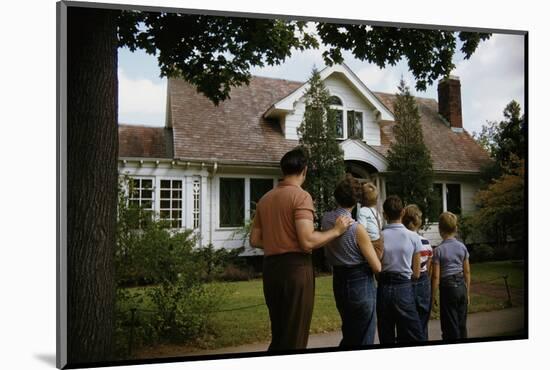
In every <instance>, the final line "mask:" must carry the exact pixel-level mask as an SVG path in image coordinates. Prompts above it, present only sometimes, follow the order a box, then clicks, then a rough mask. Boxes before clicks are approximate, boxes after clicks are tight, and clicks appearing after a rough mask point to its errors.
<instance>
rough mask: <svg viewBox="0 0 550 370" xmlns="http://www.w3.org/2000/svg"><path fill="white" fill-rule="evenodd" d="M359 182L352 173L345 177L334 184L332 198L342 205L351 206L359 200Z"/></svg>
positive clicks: (360, 192) (360, 193)
mask: <svg viewBox="0 0 550 370" xmlns="http://www.w3.org/2000/svg"><path fill="white" fill-rule="evenodd" d="M361 196H362V191H361V184H360V183H359V181H357V179H356V178H354V177H353V176H352V175H350V174H347V175H346V177H345V178H344V179H343V180H342V181H340V182H339V183H338V184H337V185H336V189H334V198H335V199H336V202H337V203H338V204H339V205H340V206H342V207H352V206H355V205H356V204H357V203H359V202H360V201H361Z"/></svg>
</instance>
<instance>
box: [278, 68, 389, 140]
mask: <svg viewBox="0 0 550 370" xmlns="http://www.w3.org/2000/svg"><path fill="white" fill-rule="evenodd" d="M324 83H325V86H326V87H327V89H328V90H329V91H330V93H331V95H336V96H338V97H339V98H341V99H342V102H343V104H344V107H343V109H344V110H346V111H347V110H354V111H361V112H363V139H364V141H365V142H366V143H367V144H369V145H377V146H378V145H381V144H380V126H379V124H378V122H377V119H376V116H375V114H374V111H373V108H372V107H370V106H369V105H368V104H367V103H366V102H365V100H364V99H363V98H361V97H360V95H359V94H358V93H357V92H355V90H354V88H353V87H352V86H351V85H350V84H349V83H348V82H346V81H345V80H344V79H343V78H341V77H338V76H337V75H335V74H333V75H331V76H329V77H327V78H326V79H325V80H324ZM304 112H305V100H304V98H300V99H298V101H296V103H295V105H294V111H293V112H291V113H289V114H288V115H286V117H284V118H283V119H282V124H281V128H282V130H283V132H284V133H285V137H286V138H287V139H290V140H298V139H299V135H298V127H299V126H300V124H301V123H302V120H303V118H304ZM345 124H346V122H344V125H345Z"/></svg>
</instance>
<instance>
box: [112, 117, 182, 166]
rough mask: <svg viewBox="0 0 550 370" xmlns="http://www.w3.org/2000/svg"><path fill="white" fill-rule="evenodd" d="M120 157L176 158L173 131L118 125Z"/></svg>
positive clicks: (160, 128) (161, 128) (162, 128)
mask: <svg viewBox="0 0 550 370" xmlns="http://www.w3.org/2000/svg"><path fill="white" fill-rule="evenodd" d="M118 153H119V154H118V155H119V157H132V158H159V159H163V158H174V150H173V138H172V129H169V128H164V127H145V126H132V125H123V124H119V125H118Z"/></svg>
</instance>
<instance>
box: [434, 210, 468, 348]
mask: <svg viewBox="0 0 550 370" xmlns="http://www.w3.org/2000/svg"><path fill="white" fill-rule="evenodd" d="M457 223H458V220H457V217H456V216H455V215H454V214H453V213H451V212H443V213H442V214H441V216H439V233H440V234H441V237H442V238H443V242H442V243H441V244H440V245H439V247H437V248H435V250H434V256H433V261H432V264H433V273H432V288H433V289H432V302H433V304H434V305H437V301H436V299H435V297H436V294H435V290H436V289H435V288H436V287H437V286H439V301H440V316H441V333H442V337H443V340H455V339H463V338H467V336H468V333H467V331H466V317H467V314H468V305H469V304H470V262H469V257H470V255H469V253H468V250H467V249H466V246H465V245H464V244H463V243H461V242H459V241H458V240H456V238H455V236H456V232H457Z"/></svg>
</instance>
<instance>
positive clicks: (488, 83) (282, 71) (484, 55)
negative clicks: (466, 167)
mask: <svg viewBox="0 0 550 370" xmlns="http://www.w3.org/2000/svg"><path fill="white" fill-rule="evenodd" d="M459 49H460V48H459V47H457V51H456V52H455V55H454V57H453V62H454V64H455V66H456V68H455V69H454V70H453V72H451V74H452V75H455V76H458V77H459V78H460V81H461V87H462V118H463V126H464V128H465V129H466V130H467V131H469V132H470V133H473V132H480V131H481V127H482V125H484V124H487V121H500V120H502V119H503V118H504V116H503V114H502V112H503V110H504V108H505V107H506V105H507V104H508V103H509V102H510V101H511V100H513V99H514V100H516V101H518V102H519V103H520V105H521V107H522V110H523V107H524V89H525V82H524V81H525V79H524V55H525V53H524V38H523V36H519V35H509V34H493V36H492V37H491V38H490V39H489V40H487V41H484V42H482V43H480V45H479V47H478V49H477V50H476V52H475V53H474V54H473V56H472V57H471V58H470V59H469V60H464V55H463V54H462V53H461V51H460V50H459ZM322 52H323V48H322V47H321V48H320V49H317V50H306V51H303V52H300V51H294V52H293V53H292V56H291V57H290V58H288V59H287V60H286V61H285V62H284V63H283V64H281V65H278V66H267V67H264V68H253V69H252V70H251V72H252V74H253V75H257V76H264V77H275V78H283V79H287V80H294V81H306V80H307V78H308V77H309V75H310V74H311V70H312V68H313V67H314V66H316V67H317V68H318V69H322V68H324V66H325V65H324V63H323V58H322ZM343 55H344V62H345V63H346V64H347V65H348V66H349V67H350V68H351V69H352V70H353V71H354V72H355V73H356V74H357V75H358V76H359V78H361V80H362V81H363V83H364V84H365V85H366V86H367V87H368V88H369V89H370V90H372V91H377V92H387V93H395V92H396V91H397V85H398V83H399V80H400V78H401V76H403V78H404V79H405V81H406V83H407V84H408V85H409V86H410V87H411V91H412V93H413V95H416V96H420V97H427V98H433V99H437V82H436V83H434V84H433V85H432V86H428V89H427V90H426V91H416V90H415V89H414V85H415V80H414V77H413V76H412V74H411V73H410V72H409V71H408V67H407V61H406V60H401V62H399V63H398V64H397V65H395V66H390V67H387V68H384V69H380V68H378V67H377V66H376V65H373V64H369V63H367V62H362V61H359V60H357V59H355V58H354V57H353V56H352V55H351V54H350V53H349V52H344V53H343ZM159 75H160V69H159V67H158V65H157V62H156V59H155V57H154V56H151V55H147V54H146V53H145V52H143V51H140V50H138V51H136V52H131V51H129V50H128V49H127V48H121V49H119V67H118V78H119V122H120V123H127V124H137V125H146V126H164V123H165V111H166V79H164V78H163V79H161V78H160V77H159Z"/></svg>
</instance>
